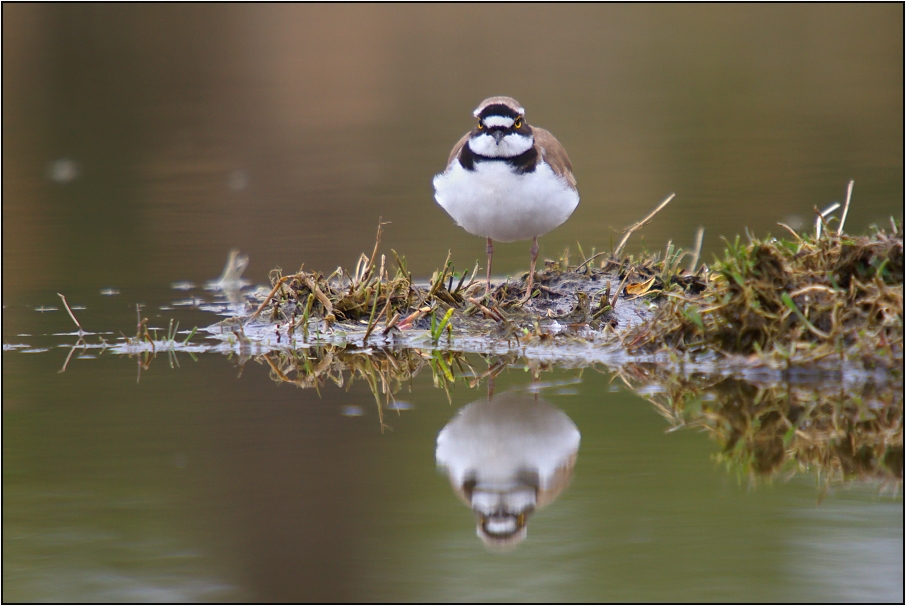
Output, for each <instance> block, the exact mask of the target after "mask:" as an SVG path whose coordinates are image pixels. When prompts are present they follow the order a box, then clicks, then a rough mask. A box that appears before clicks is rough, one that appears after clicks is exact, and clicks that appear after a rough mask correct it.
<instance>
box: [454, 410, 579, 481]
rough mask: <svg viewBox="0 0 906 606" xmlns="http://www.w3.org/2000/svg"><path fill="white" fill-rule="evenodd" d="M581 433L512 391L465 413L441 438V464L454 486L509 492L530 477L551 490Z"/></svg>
mask: <svg viewBox="0 0 906 606" xmlns="http://www.w3.org/2000/svg"><path fill="white" fill-rule="evenodd" d="M579 437H580V434H579V430H578V429H577V428H576V426H575V424H574V423H573V422H572V421H571V420H570V418H569V417H568V416H566V414H565V413H564V412H563V411H561V410H560V409H558V408H556V407H555V406H553V405H552V404H550V403H549V402H546V401H544V400H541V399H535V397H534V396H530V395H526V394H522V393H518V392H509V393H503V394H500V395H498V396H495V397H493V398H491V399H490V400H480V401H478V402H474V403H472V404H470V405H468V406H466V407H465V408H463V409H462V410H461V411H460V413H459V415H458V416H456V417H455V418H454V419H453V420H452V421H450V422H449V423H448V424H447V426H446V427H444V428H443V430H441V432H440V434H439V435H438V436H437V452H436V456H437V463H438V465H440V466H442V467H444V468H445V469H446V471H447V474H448V475H449V476H450V482H451V484H453V485H454V486H462V485H463V484H464V483H465V482H466V481H468V480H474V481H475V482H476V484H477V485H478V486H482V487H485V488H493V489H497V490H506V489H508V488H511V487H513V486H515V485H516V484H518V483H520V478H522V477H524V475H525V474H526V472H528V473H532V474H537V477H538V483H539V485H538V488H539V489H540V490H542V491H544V490H547V489H548V488H550V485H551V483H552V482H553V481H554V479H555V474H556V472H557V470H558V469H561V468H563V467H564V466H567V465H569V464H571V461H572V458H573V456H574V455H575V454H576V452H577V451H578V450H579Z"/></svg>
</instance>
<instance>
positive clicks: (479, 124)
mask: <svg viewBox="0 0 906 606" xmlns="http://www.w3.org/2000/svg"><path fill="white" fill-rule="evenodd" d="M483 128H484V124H482V123H481V120H479V121H478V130H481V129H483Z"/></svg>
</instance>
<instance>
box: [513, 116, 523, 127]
mask: <svg viewBox="0 0 906 606" xmlns="http://www.w3.org/2000/svg"><path fill="white" fill-rule="evenodd" d="M513 128H522V116H519V117H518V118H516V121H515V122H513Z"/></svg>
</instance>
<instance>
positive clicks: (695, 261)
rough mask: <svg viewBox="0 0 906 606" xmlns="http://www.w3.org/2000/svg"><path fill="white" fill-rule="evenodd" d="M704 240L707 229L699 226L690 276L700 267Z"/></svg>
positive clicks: (690, 265) (690, 266)
mask: <svg viewBox="0 0 906 606" xmlns="http://www.w3.org/2000/svg"><path fill="white" fill-rule="evenodd" d="M704 239H705V228H704V227H702V226H699V228H698V229H697V230H695V252H694V253H692V262H691V263H689V273H690V274H691V273H695V266H696V265H698V258H699V256H700V255H701V252H702V241H703V240H704ZM664 261H665V262H666V261H667V260H666V259H664Z"/></svg>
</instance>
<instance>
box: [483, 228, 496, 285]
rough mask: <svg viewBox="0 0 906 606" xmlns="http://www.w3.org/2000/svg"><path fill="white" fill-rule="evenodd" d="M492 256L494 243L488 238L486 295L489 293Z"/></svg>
mask: <svg viewBox="0 0 906 606" xmlns="http://www.w3.org/2000/svg"><path fill="white" fill-rule="evenodd" d="M493 256H494V243H493V242H491V239H490V238H488V281H487V285H488V288H487V290H485V292H484V294H485V296H486V297H488V296H490V295H491V257H493Z"/></svg>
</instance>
